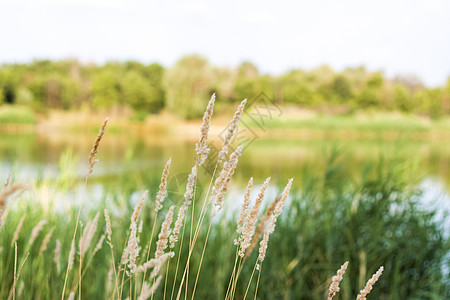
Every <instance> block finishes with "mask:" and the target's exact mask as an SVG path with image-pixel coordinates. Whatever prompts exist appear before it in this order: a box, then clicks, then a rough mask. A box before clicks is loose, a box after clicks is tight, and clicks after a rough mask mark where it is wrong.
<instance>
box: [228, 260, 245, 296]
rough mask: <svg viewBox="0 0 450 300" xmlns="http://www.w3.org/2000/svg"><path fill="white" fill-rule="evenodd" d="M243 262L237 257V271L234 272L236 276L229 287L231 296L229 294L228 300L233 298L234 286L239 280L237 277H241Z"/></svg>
mask: <svg viewBox="0 0 450 300" xmlns="http://www.w3.org/2000/svg"><path fill="white" fill-rule="evenodd" d="M243 263H244V262H243V260H242V258H241V257H239V263H238V267H237V271H236V276H235V277H234V282H233V284H232V286H231V294H230V299H233V298H234V294H235V292H236V286H237V282H238V279H239V276H240V275H241V272H242V269H243Z"/></svg>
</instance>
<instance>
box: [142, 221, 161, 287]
mask: <svg viewBox="0 0 450 300" xmlns="http://www.w3.org/2000/svg"><path fill="white" fill-rule="evenodd" d="M157 217H158V213H156V214H155V219H154V221H153V226H152V234H151V235H150V242H149V243H148V250H147V255H146V257H145V261H148V259H149V257H150V250H151V248H152V242H153V235H154V234H155V227H156V221H157V219H158V218H157ZM146 275H147V269H145V270H144V276H143V277H142V288H141V293H142V291H143V290H144V282H145V277H146Z"/></svg>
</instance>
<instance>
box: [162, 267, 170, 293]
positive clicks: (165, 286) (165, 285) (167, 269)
mask: <svg viewBox="0 0 450 300" xmlns="http://www.w3.org/2000/svg"><path fill="white" fill-rule="evenodd" d="M169 265H170V258H169V259H168V260H167V267H166V278H164V294H163V300H166V289H167V277H169Z"/></svg>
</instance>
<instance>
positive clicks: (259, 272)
mask: <svg viewBox="0 0 450 300" xmlns="http://www.w3.org/2000/svg"><path fill="white" fill-rule="evenodd" d="M261 269H262V262H261V264H260V265H259V270H258V281H256V289H255V297H254V298H253V300H256V295H257V294H258V286H259V278H260V277H261Z"/></svg>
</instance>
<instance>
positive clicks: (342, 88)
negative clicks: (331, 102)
mask: <svg viewBox="0 0 450 300" xmlns="http://www.w3.org/2000/svg"><path fill="white" fill-rule="evenodd" d="M331 88H332V91H333V92H334V93H335V94H336V96H337V98H338V99H339V100H340V102H344V103H345V102H347V101H348V100H350V99H351V98H352V96H353V91H352V87H351V84H350V81H349V80H348V79H347V77H345V76H344V75H341V74H339V75H337V76H336V77H334V79H333V83H332V84H331Z"/></svg>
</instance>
